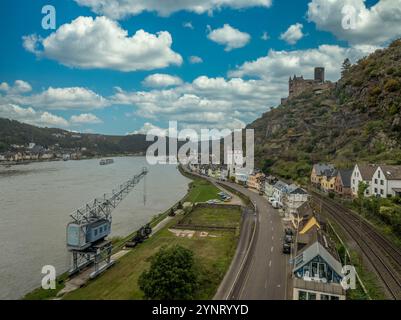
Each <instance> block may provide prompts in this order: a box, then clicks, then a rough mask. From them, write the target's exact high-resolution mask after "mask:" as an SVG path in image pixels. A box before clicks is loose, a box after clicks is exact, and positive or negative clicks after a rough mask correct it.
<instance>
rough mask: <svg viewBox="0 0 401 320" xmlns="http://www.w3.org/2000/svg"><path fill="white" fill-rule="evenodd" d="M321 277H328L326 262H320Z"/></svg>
mask: <svg viewBox="0 0 401 320" xmlns="http://www.w3.org/2000/svg"><path fill="white" fill-rule="evenodd" d="M319 278H320V279H326V278H327V272H326V265H325V264H324V263H319Z"/></svg>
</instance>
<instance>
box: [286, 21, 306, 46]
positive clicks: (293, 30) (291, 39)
mask: <svg viewBox="0 0 401 320" xmlns="http://www.w3.org/2000/svg"><path fill="white" fill-rule="evenodd" d="M303 27H304V26H303V25H302V24H301V23H296V24H293V25H292V26H290V27H289V28H288V29H287V31H286V32H284V33H282V34H281V35H280V39H281V40H284V41H285V42H287V43H288V44H296V43H297V42H298V41H299V40H301V39H302V38H303V37H304V34H303V32H302V28H303Z"/></svg>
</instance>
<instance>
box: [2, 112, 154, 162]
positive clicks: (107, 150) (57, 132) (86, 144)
mask: <svg viewBox="0 0 401 320" xmlns="http://www.w3.org/2000/svg"><path fill="white" fill-rule="evenodd" d="M30 142H35V143H36V144H38V145H41V146H46V147H48V146H53V145H55V144H59V146H60V148H68V149H71V148H87V149H88V152H92V153H95V154H116V153H140V152H145V151H146V149H147V148H148V146H149V145H150V144H151V142H147V141H146V137H145V136H144V135H140V134H139V135H127V136H106V135H100V134H83V133H74V132H70V131H66V130H61V129H51V128H39V127H36V126H32V125H29V124H25V123H21V122H18V121H13V120H8V119H3V118H0V152H4V151H7V150H10V148H11V145H14V144H15V145H27V144H29V143H30Z"/></svg>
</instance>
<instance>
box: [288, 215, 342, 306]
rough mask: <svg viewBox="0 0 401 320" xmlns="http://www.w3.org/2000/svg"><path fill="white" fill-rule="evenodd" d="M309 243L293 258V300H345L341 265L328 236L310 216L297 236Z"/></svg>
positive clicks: (298, 238) (298, 239)
mask: <svg viewBox="0 0 401 320" xmlns="http://www.w3.org/2000/svg"><path fill="white" fill-rule="evenodd" d="M300 237H303V239H307V242H308V244H307V245H305V246H303V247H302V248H301V249H299V250H297V252H296V253H295V258H294V259H293V270H292V276H293V300H345V299H346V293H345V290H344V288H343V287H342V285H341V281H342V279H343V275H342V264H341V260H340V258H339V255H338V253H337V250H336V248H335V245H334V244H333V243H332V242H331V240H330V239H329V237H328V236H327V235H326V234H325V233H324V232H323V230H322V229H321V226H320V224H319V222H318V221H317V220H316V218H315V217H312V218H311V219H310V220H309V221H308V222H306V224H305V225H304V226H303V228H302V230H301V232H299V233H298V235H297V244H298V242H299V241H300Z"/></svg>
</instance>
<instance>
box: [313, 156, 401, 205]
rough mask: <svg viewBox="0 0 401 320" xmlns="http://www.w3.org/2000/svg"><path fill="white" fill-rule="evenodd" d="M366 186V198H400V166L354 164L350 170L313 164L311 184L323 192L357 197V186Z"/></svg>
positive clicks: (329, 165)
mask: <svg viewBox="0 0 401 320" xmlns="http://www.w3.org/2000/svg"><path fill="white" fill-rule="evenodd" d="M361 182H364V183H365V184H366V185H367V189H366V191H365V196H366V197H371V196H375V197H381V198H386V197H397V196H401V166H389V165H376V164H356V165H355V166H354V168H352V169H338V170H337V169H336V168H335V167H334V166H333V165H331V164H321V163H320V164H315V165H314V166H313V169H312V173H311V183H312V184H313V185H315V186H316V187H318V188H320V189H321V190H323V191H325V192H335V193H337V194H339V195H342V196H348V197H357V196H358V190H359V185H360V183H361Z"/></svg>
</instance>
